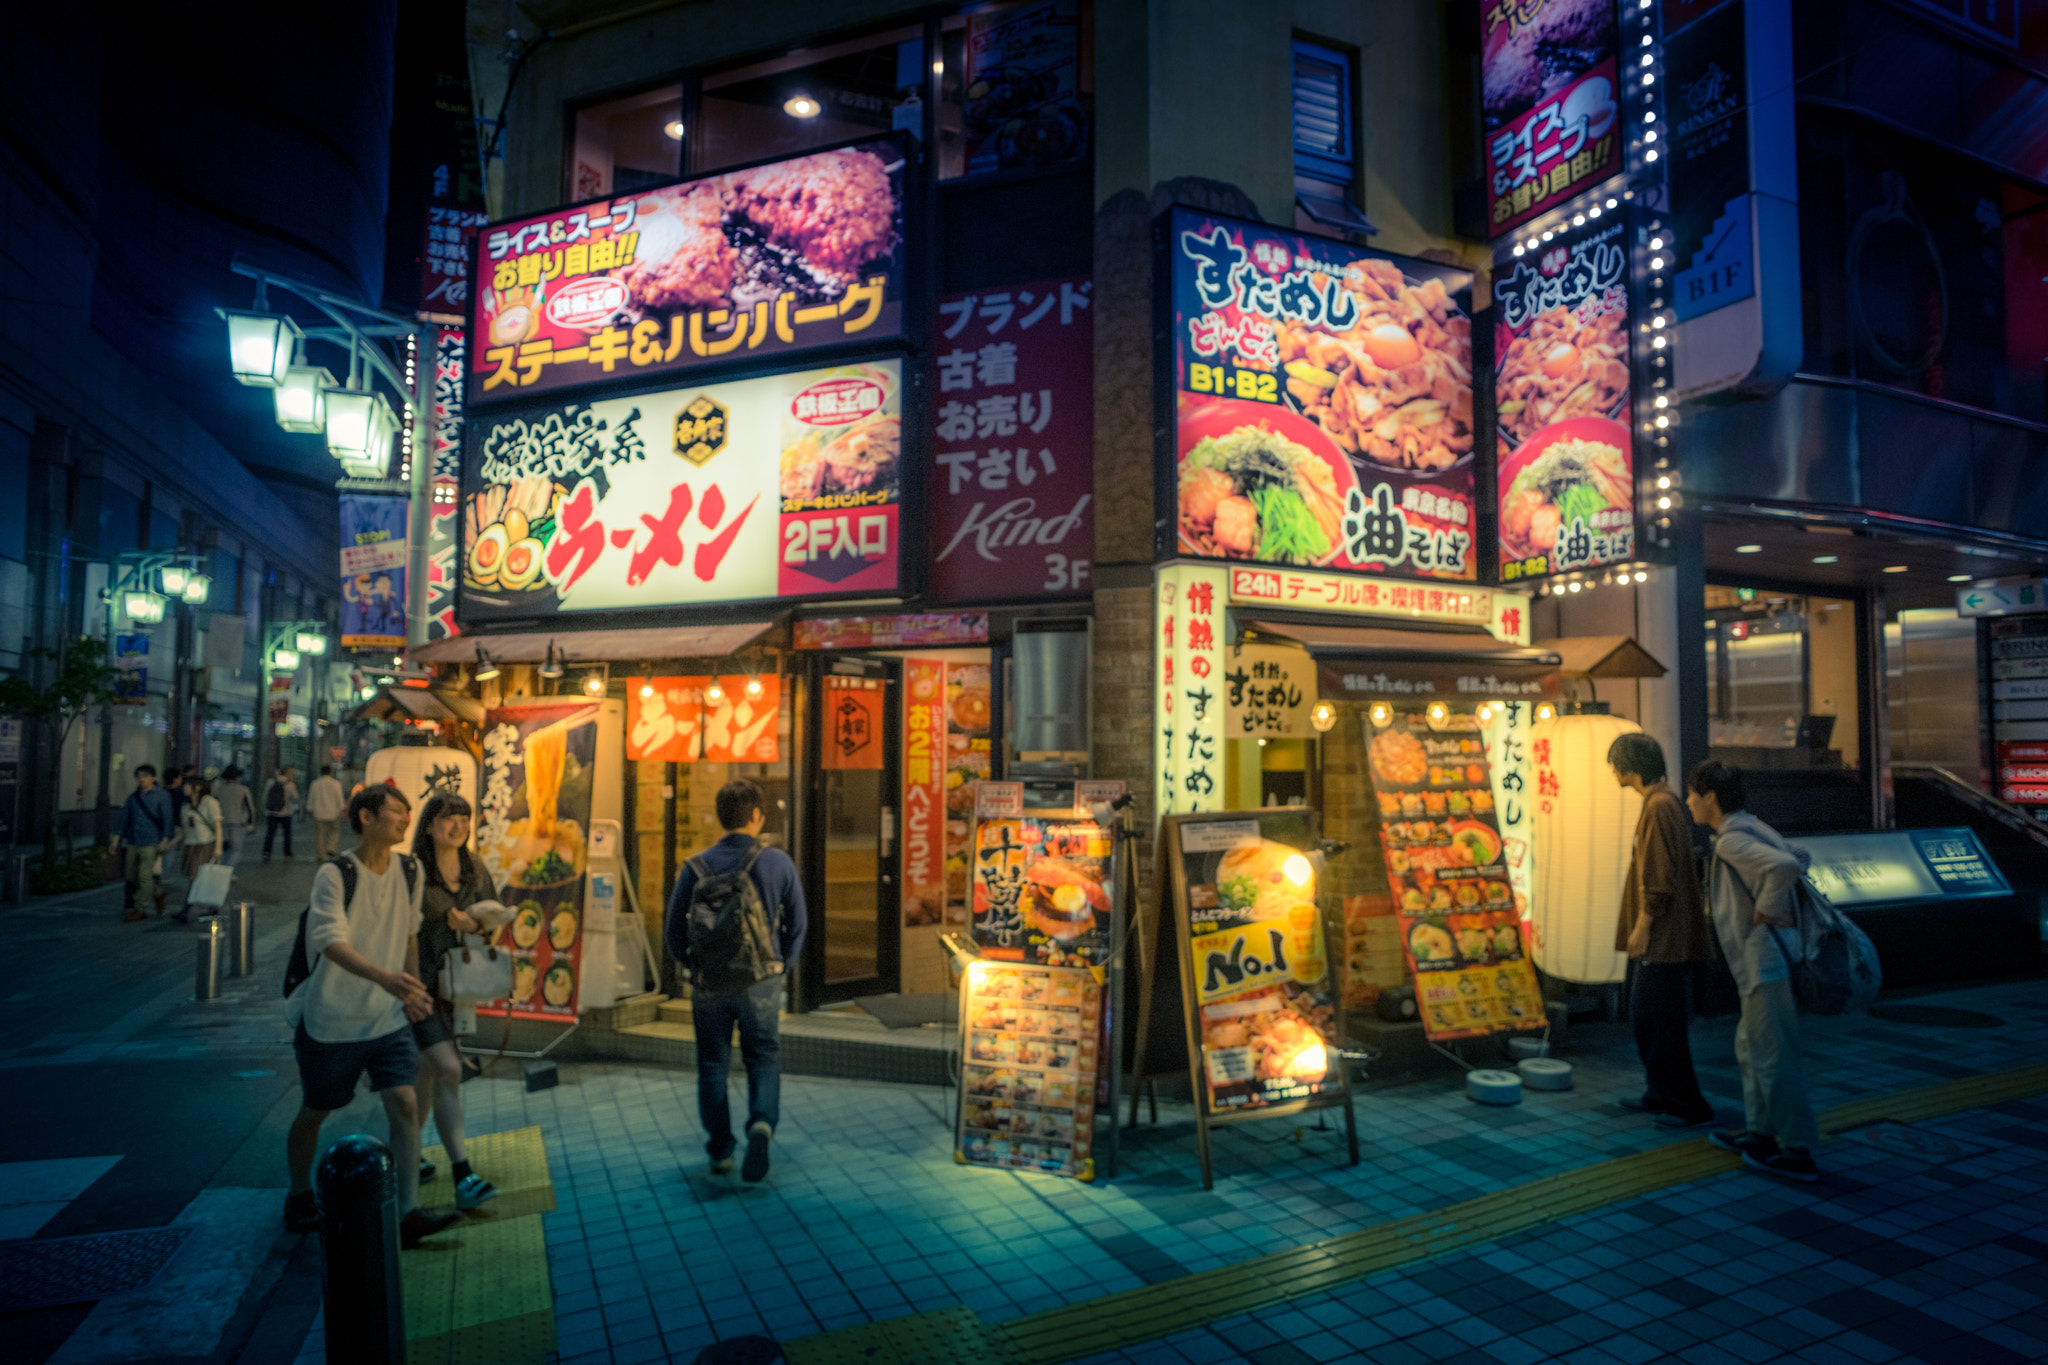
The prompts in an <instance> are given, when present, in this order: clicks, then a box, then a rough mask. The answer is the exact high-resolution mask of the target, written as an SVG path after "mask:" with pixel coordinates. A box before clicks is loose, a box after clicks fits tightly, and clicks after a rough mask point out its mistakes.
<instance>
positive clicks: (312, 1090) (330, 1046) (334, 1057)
mask: <svg viewBox="0 0 2048 1365" xmlns="http://www.w3.org/2000/svg"><path fill="white" fill-rule="evenodd" d="M412 1028H413V1026H412V1025H411V1024H407V1025H405V1026H404V1027H403V1028H395V1029H393V1030H391V1032H389V1033H386V1034H384V1035H382V1036H381V1037H377V1038H370V1039H366V1040H364V1041H363V1042H360V1043H323V1042H321V1041H320V1040H319V1039H318V1038H315V1037H313V1036H312V1035H311V1034H309V1033H307V1032H306V1026H305V1025H304V1024H300V1025H299V1028H298V1032H297V1033H296V1034H294V1035H293V1036H292V1051H293V1052H294V1053H296V1054H297V1055H298V1059H299V1088H300V1089H301V1090H303V1091H304V1092H305V1105H306V1108H308V1109H312V1110H316V1111H318V1112H320V1113H323V1114H325V1113H332V1112H333V1111H334V1110H336V1109H342V1108H346V1107H347V1105H348V1102H349V1101H350V1100H352V1099H354V1098H355V1095H356V1078H357V1077H359V1076H361V1075H362V1074H363V1073H364V1072H365V1071H367V1072H369V1073H370V1089H372V1090H389V1089H391V1088H392V1087H394V1086H400V1085H411V1084H412V1083H413V1082H414V1081H415V1080H417V1079H419V1074H420V1049H419V1045H418V1044H417V1043H415V1042H413V1037H412Z"/></svg>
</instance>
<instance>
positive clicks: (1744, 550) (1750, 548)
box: [1735, 545, 1764, 555]
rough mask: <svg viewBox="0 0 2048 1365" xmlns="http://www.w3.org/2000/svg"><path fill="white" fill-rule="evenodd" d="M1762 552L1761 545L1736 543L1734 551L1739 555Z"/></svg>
mask: <svg viewBox="0 0 2048 1365" xmlns="http://www.w3.org/2000/svg"><path fill="white" fill-rule="evenodd" d="M1763 552H1764V547H1763V546H1761V545H1738V546H1736V547H1735V553H1737V554H1739V555H1760V554H1762V553H1763Z"/></svg>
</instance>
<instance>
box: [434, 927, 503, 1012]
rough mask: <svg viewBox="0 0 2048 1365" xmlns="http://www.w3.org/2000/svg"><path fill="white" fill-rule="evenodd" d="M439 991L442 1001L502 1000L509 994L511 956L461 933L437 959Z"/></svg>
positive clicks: (480, 940)
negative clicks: (439, 974)
mask: <svg viewBox="0 0 2048 1365" xmlns="http://www.w3.org/2000/svg"><path fill="white" fill-rule="evenodd" d="M472 944H473V945H474V946H472ZM439 994H440V996H441V998H442V999H443V1000H455V1001H462V1000H503V999H504V998H505V997H506V996H508V995H510V994H512V955H511V954H510V953H507V952H501V951H500V950H498V949H497V948H494V947H492V946H490V945H488V944H486V943H485V942H484V941H483V940H482V939H479V938H475V937H473V936H472V935H469V934H463V935H461V936H460V937H459V938H458V939H457V940H456V946H455V947H454V948H452V949H450V950H449V953H448V955H447V956H446V957H444V958H442V959H441V989H440V991H439Z"/></svg>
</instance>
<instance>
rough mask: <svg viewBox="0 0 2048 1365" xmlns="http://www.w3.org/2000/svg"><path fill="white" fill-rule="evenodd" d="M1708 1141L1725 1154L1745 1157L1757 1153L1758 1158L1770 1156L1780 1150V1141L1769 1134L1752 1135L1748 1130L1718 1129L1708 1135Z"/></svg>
mask: <svg viewBox="0 0 2048 1365" xmlns="http://www.w3.org/2000/svg"><path fill="white" fill-rule="evenodd" d="M1707 1141H1709V1142H1711V1143H1713V1144H1714V1145H1715V1146H1716V1147H1719V1148H1720V1149H1721V1150H1722V1151H1724V1152H1733V1153H1735V1155H1737V1156H1743V1155H1745V1154H1747V1153H1749V1152H1755V1153H1756V1154H1757V1155H1758V1156H1769V1155H1770V1154H1771V1153H1773V1152H1775V1151H1777V1150H1778V1140H1777V1139H1776V1138H1774V1137H1772V1136H1771V1135H1770V1134H1768V1133H1752V1132H1750V1131H1749V1130H1748V1129H1746V1128H1716V1129H1715V1130H1714V1131H1713V1132H1711V1133H1709V1134H1707Z"/></svg>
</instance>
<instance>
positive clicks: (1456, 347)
mask: <svg viewBox="0 0 2048 1365" xmlns="http://www.w3.org/2000/svg"><path fill="white" fill-rule="evenodd" d="M1344 287H1345V289H1346V290H1347V291H1349V293H1350V295H1351V297H1352V299H1353V300H1354V301H1355V302H1356V303H1357V306H1358V320H1357V322H1356V323H1355V324H1354V325H1353V326H1351V327H1348V328H1346V329H1344V330H1343V331H1331V330H1329V329H1327V328H1325V327H1323V326H1320V325H1316V324H1310V323H1301V322H1285V321H1283V322H1279V323H1276V324H1275V328H1274V330H1275V332H1276V333H1277V334H1278V338H1279V342H1280V361H1281V369H1282V371H1283V372H1284V374H1285V380H1286V384H1285V387H1286V393H1287V400H1288V402H1289V404H1290V405H1292V406H1293V407H1294V409H1295V410H1296V411H1298V412H1299V413H1301V415H1302V416H1304V417H1307V418H1309V419H1310V420H1312V421H1314V422H1315V423H1316V424H1317V425H1318V426H1320V427H1322V429H1323V430H1324V431H1325V432H1327V433H1328V434H1329V437H1330V439H1331V440H1332V441H1335V442H1336V443H1337V448H1338V449H1340V450H1342V451H1343V452H1344V453H1345V454H1347V455H1349V456H1351V457H1352V458H1353V460H1354V461H1357V462H1360V463H1362V465H1363V466H1364V467H1365V468H1367V469H1373V468H1379V469H1404V470H1415V471H1419V472H1425V473H1436V472H1439V471H1442V470H1446V469H1449V468H1451V467H1452V466H1453V465H1456V464H1460V463H1465V462H1469V461H1470V460H1471V458H1472V320H1471V319H1470V318H1469V317H1467V316H1466V315H1465V314H1464V312H1463V311H1461V310H1460V309H1459V308H1458V306H1457V304H1455V303H1454V302H1452V300H1451V297H1450V293H1449V291H1448V290H1446V289H1445V288H1444V282H1443V281H1442V280H1441V279H1438V278H1435V277H1434V276H1432V277H1430V278H1427V279H1423V280H1420V281H1413V282H1411V281H1410V280H1409V279H1408V277H1407V276H1405V275H1403V274H1402V272H1401V267H1400V266H1398V265H1396V264H1395V263H1394V262H1392V261H1388V260H1379V259H1373V258H1368V259H1364V260H1359V261H1354V262H1352V263H1351V264H1350V265H1349V266H1347V267H1346V268H1345V271H1344Z"/></svg>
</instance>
